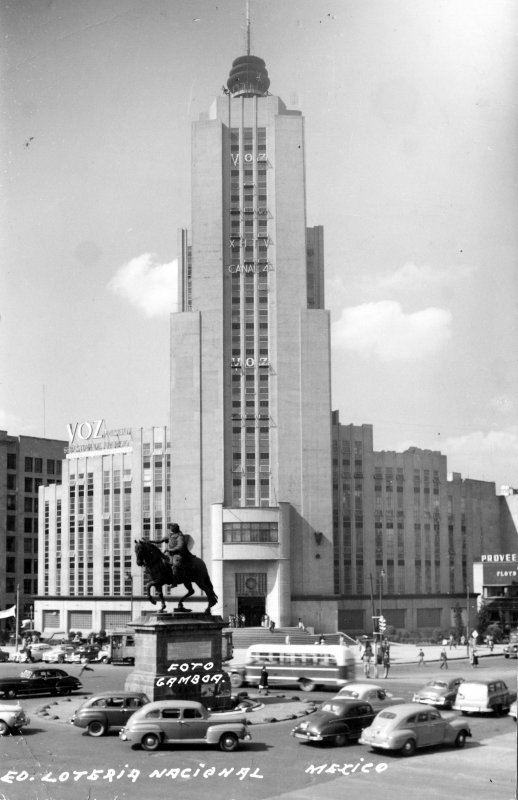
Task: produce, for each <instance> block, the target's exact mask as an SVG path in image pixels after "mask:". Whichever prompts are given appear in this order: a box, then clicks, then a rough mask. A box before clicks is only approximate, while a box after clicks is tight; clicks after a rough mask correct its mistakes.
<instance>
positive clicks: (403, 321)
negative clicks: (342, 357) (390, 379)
mask: <svg viewBox="0 0 518 800" xmlns="http://www.w3.org/2000/svg"><path fill="white" fill-rule="evenodd" d="M451 321H452V315H451V313H450V312H449V311H445V310H444V309H441V308H425V309H423V310H422V311H415V312H413V313H411V314H405V312H404V311H403V309H402V307H401V305H400V303H396V302H394V301H392V300H382V301H380V302H378V303H364V304H363V305H360V306H354V307H352V308H345V309H344V310H343V311H342V314H341V317H340V319H339V320H337V321H336V322H335V323H334V324H333V326H332V341H333V345H334V346H335V347H337V348H341V349H346V350H352V351H354V352H356V353H359V354H360V355H364V356H369V355H374V356H377V357H378V358H381V359H382V360H383V361H392V360H400V359H416V358H423V357H425V356H430V355H433V354H434V353H437V352H438V351H439V350H440V349H441V348H442V347H443V345H444V344H445V343H446V342H447V341H448V339H449V338H450V336H451Z"/></svg>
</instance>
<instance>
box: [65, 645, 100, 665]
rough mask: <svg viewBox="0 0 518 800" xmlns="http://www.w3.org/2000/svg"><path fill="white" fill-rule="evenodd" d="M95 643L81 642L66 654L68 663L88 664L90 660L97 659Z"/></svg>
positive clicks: (97, 652) (97, 650)
mask: <svg viewBox="0 0 518 800" xmlns="http://www.w3.org/2000/svg"><path fill="white" fill-rule="evenodd" d="M100 649H101V648H100V647H99V646H98V645H96V644H83V645H81V646H80V647H78V648H77V649H76V650H74V652H73V653H70V654H69V655H68V656H67V659H66V660H67V661H68V662H69V663H70V664H89V663H90V661H97V656H98V655H99V650H100Z"/></svg>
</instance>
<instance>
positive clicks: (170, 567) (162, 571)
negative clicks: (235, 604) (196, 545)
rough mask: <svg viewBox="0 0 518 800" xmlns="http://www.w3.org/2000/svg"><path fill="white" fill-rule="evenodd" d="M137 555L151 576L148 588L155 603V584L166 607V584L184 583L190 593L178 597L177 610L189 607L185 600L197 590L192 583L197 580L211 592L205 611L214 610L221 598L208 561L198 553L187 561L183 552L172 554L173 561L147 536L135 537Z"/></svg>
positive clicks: (163, 607)
mask: <svg viewBox="0 0 518 800" xmlns="http://www.w3.org/2000/svg"><path fill="white" fill-rule="evenodd" d="M135 555H136V559H137V564H138V566H139V567H144V568H145V570H146V577H148V578H149V580H147V581H146V585H145V591H146V593H147V596H148V599H149V600H150V602H151V603H153V605H155V604H156V599H155V597H153V595H152V594H151V587H152V586H154V587H155V591H156V593H157V595H158V599H159V600H160V602H161V603H162V608H161V609H160V610H161V611H165V609H166V603H165V600H164V594H163V591H162V587H163V586H173V587H174V586H179V585H180V584H182V583H183V585H184V586H185V587H186V589H187V594H185V595H184V596H183V597H181V598H180V600H179V601H178V606H177V610H178V611H185V610H186V609H185V608H184V606H183V600H187V598H188V597H191V595H193V594H194V589H193V588H192V585H193V583H195V584H196V585H197V586H198V587H199V588H200V589H201V590H202V592H205V594H206V595H207V600H208V603H209V604H208V606H207V608H206V609H205V613H206V614H210V613H211V612H210V609H211V608H212V606H215V605H216V603H217V602H218V596H217V595H216V593H215V592H214V587H213V586H212V581H211V579H210V577H209V573H208V570H207V565H206V564H205V561H203V560H202V559H201V558H198V556H191V559H190V562H189V563H186V562H185V560H184V558H183V557H182V556H181V555H180V554H176V555H174V556H173V558H172V564H170V563H169V560H168V558H167V556H165V555H164V553H162V551H161V550H160V549H159V548H158V547H157V546H156V545H154V544H153V543H152V542H148V541H146V540H145V539H140V541H138V542H137V540H135ZM187 610H188V609H187Z"/></svg>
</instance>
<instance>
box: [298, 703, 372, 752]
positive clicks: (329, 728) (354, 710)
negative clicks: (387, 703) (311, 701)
mask: <svg viewBox="0 0 518 800" xmlns="http://www.w3.org/2000/svg"><path fill="white" fill-rule="evenodd" d="M375 716H376V712H375V711H374V709H373V708H372V706H371V705H370V703H366V702H365V701H364V700H351V699H348V698H346V697H339V698H336V697H335V698H333V699H332V700H327V701H326V702H325V703H322V705H321V706H320V708H319V709H318V710H317V711H315V712H314V713H313V714H311V715H310V716H308V717H306V718H305V719H304V720H302V722H299V724H298V725H296V726H295V728H293V730H292V731H291V735H292V736H294V737H295V739H300V740H301V741H303V742H325V743H327V744H335V745H338V746H342V745H345V744H348V742H350V741H353V740H355V739H359V737H360V735H361V732H362V730H363V728H366V727H367V726H368V725H370V724H371V722H372V720H373V719H374V717H375Z"/></svg>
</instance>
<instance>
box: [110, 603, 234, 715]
mask: <svg viewBox="0 0 518 800" xmlns="http://www.w3.org/2000/svg"><path fill="white" fill-rule="evenodd" d="M130 626H131V627H132V628H133V629H134V631H135V669H134V670H133V671H132V672H131V673H130V674H129V675H128V677H127V678H126V683H125V688H126V689H127V690H130V691H139V692H145V693H146V694H147V696H148V697H149V699H150V700H173V699H184V700H197V701H199V702H201V703H203V704H204V705H205V706H206V707H207V708H212V709H216V708H217V709H224V708H230V678H229V675H228V673H226V672H225V671H224V670H223V668H222V658H223V647H222V630H223V628H224V627H225V623H224V622H223V619H222V618H221V617H216V616H214V617H213V616H210V615H208V614H200V613H196V612H190V613H189V612H178V611H177V612H175V613H173V614H168V613H160V612H157V613H154V614H150V615H149V616H146V617H140V618H139V619H136V620H133V622H131V623H130Z"/></svg>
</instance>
